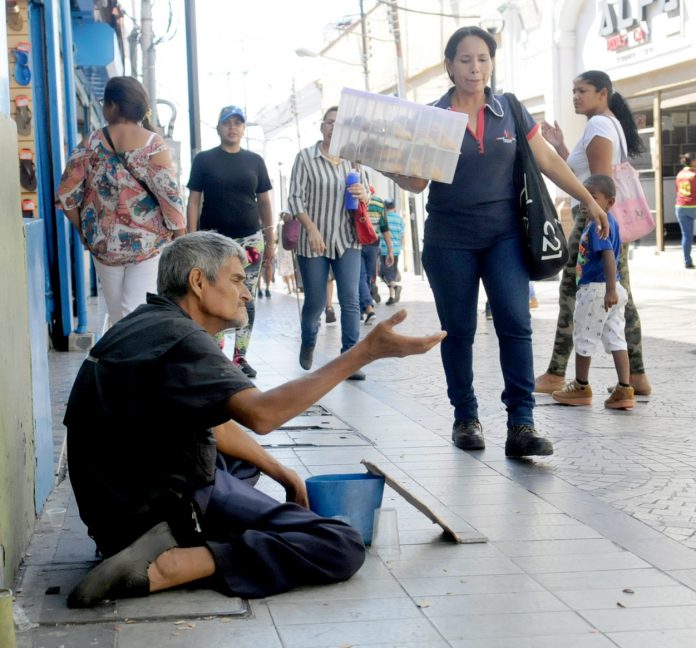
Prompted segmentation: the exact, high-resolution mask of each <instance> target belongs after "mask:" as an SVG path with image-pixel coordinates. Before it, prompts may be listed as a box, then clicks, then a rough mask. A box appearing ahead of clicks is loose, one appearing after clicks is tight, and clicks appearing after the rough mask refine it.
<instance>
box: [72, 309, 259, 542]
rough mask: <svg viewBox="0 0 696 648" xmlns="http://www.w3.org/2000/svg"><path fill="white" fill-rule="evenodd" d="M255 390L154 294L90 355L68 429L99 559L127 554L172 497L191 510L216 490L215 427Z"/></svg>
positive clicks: (76, 482)
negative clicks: (202, 493) (196, 493)
mask: <svg viewBox="0 0 696 648" xmlns="http://www.w3.org/2000/svg"><path fill="white" fill-rule="evenodd" d="M249 387H253V383H251V381H249V379H248V378H247V377H246V376H244V374H243V373H242V372H241V371H240V370H239V369H237V368H236V367H235V366H234V364H233V363H232V362H231V361H230V360H229V359H228V358H227V357H226V356H225V355H224V354H223V353H222V351H221V350H220V348H219V346H218V344H217V343H216V342H215V340H214V339H213V337H212V336H211V335H210V334H209V333H208V332H207V331H205V330H204V329H203V328H202V327H201V326H200V325H199V324H197V323H196V322H195V321H194V320H192V319H191V318H190V317H189V316H188V315H187V314H186V313H185V312H184V311H183V310H182V309H181V308H180V307H179V306H178V305H176V304H175V303H174V302H172V301H170V300H168V299H165V298H162V297H158V296H155V295H148V297H147V304H144V305H142V306H139V307H138V308H137V309H136V310H135V311H134V312H133V313H131V314H130V315H128V316H127V317H125V318H123V319H122V320H120V321H119V322H118V323H117V324H116V325H115V326H114V327H113V328H111V329H110V330H109V331H108V332H107V333H106V334H105V335H104V337H103V338H102V339H101V340H100V341H99V342H98V343H97V344H96V345H95V346H94V347H93V349H92V350H91V351H90V354H89V356H88V358H87V360H85V362H84V363H83V365H82V367H81V369H80V371H79V373H78V376H77V378H76V380H75V384H74V385H73V388H72V392H71V394H70V399H69V402H68V407H67V411H66V414H65V419H64V423H65V425H66V426H67V428H68V467H69V471H70V481H71V482H72V486H73V489H74V491H75V497H76V499H77V504H78V507H79V509H80V516H81V517H82V519H83V521H84V522H85V524H87V526H88V528H89V531H90V534H91V535H92V536H93V537H95V539H96V541H97V544H98V546H99V547H100V549H101V550H102V552H104V553H105V554H111V553H113V552H114V551H118V550H120V549H121V548H123V547H125V546H127V545H128V544H130V542H132V541H133V540H134V539H135V538H137V537H139V536H140V535H142V533H144V532H145V531H147V530H148V529H149V528H151V526H153V525H154V524H156V523H157V522H159V521H161V519H164V518H165V517H166V516H167V515H168V514H167V513H163V510H164V509H165V508H170V504H171V500H172V498H179V499H181V500H182V501H184V502H188V501H189V497H190V494H191V493H192V491H193V490H194V489H196V488H200V487H202V486H205V485H207V484H209V483H210V482H211V481H212V478H213V475H214V464H215V457H216V446H215V438H214V436H213V433H212V431H211V429H210V428H211V427H214V426H216V425H219V424H221V423H224V422H225V421H227V420H228V419H229V418H230V417H229V414H228V413H227V410H226V402H227V399H228V398H229V397H230V396H231V395H232V394H234V393H236V392H238V391H241V390H243V389H247V388H249ZM189 511H190V509H189ZM157 518H159V519H157Z"/></svg>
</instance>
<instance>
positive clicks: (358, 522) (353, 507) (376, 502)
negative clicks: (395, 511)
mask: <svg viewBox="0 0 696 648" xmlns="http://www.w3.org/2000/svg"><path fill="white" fill-rule="evenodd" d="M306 483H307V496H308V497H309V508H310V509H311V510H312V511H314V512H315V513H316V514H317V515H321V516H322V517H329V518H330V517H337V516H340V517H341V518H343V519H344V520H346V521H347V522H348V523H349V524H350V525H351V526H352V527H354V528H355V529H357V531H359V532H360V534H361V535H362V538H363V542H364V543H365V544H370V542H372V525H373V523H374V517H375V509H378V508H379V507H380V506H381V505H382V495H383V494H384V477H381V476H380V475H373V474H372V473H355V474H353V473H350V474H346V475H316V476H315V477H309V478H308V479H307V480H306Z"/></svg>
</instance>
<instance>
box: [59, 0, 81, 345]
mask: <svg viewBox="0 0 696 648" xmlns="http://www.w3.org/2000/svg"><path fill="white" fill-rule="evenodd" d="M60 11H61V43H62V46H63V81H64V83H65V126H66V142H67V145H68V152H70V151H72V150H73V149H74V148H75V147H76V146H77V144H78V141H77V105H76V102H75V63H74V59H73V48H72V43H73V37H72V22H71V19H70V0H61V6H60ZM54 96H55V95H54ZM70 235H71V240H72V248H73V269H74V272H75V301H76V310H77V328H76V329H75V332H76V333H86V332H87V295H86V286H85V255H84V249H83V247H82V241H80V237H79V235H78V234H77V232H76V231H75V228H74V227H71V228H70Z"/></svg>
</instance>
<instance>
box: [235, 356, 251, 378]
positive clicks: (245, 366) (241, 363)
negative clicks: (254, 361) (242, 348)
mask: <svg viewBox="0 0 696 648" xmlns="http://www.w3.org/2000/svg"><path fill="white" fill-rule="evenodd" d="M234 363H235V364H236V365H237V366H238V367H239V368H240V369H241V370H242V373H244V375H245V376H246V377H247V378H256V369H254V367H252V366H251V365H250V364H249V363H248V362H247V360H246V358H244V357H242V356H240V357H239V358H237V359H236V360H235V361H234Z"/></svg>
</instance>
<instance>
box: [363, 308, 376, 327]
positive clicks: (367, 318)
mask: <svg viewBox="0 0 696 648" xmlns="http://www.w3.org/2000/svg"><path fill="white" fill-rule="evenodd" d="M375 317H377V313H375V311H370V312H369V313H365V325H366V326H372V320H373V319H375Z"/></svg>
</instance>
